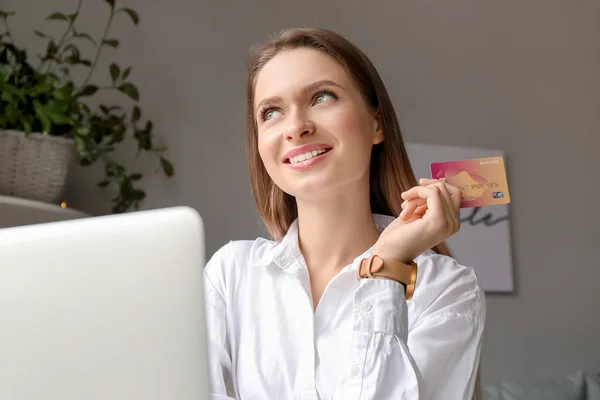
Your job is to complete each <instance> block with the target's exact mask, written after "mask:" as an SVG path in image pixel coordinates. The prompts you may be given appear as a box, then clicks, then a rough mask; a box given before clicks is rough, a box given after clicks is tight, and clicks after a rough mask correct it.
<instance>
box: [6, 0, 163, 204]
mask: <svg viewBox="0 0 600 400" xmlns="http://www.w3.org/2000/svg"><path fill="white" fill-rule="evenodd" d="M104 1H105V3H106V4H107V7H109V8H110V14H109V17H108V21H107V22H106V26H105V29H104V32H103V34H102V36H101V37H100V38H99V39H98V40H94V38H92V36H91V35H89V34H88V33H86V32H83V31H81V30H79V29H78V24H77V22H78V18H79V15H80V10H81V0H79V2H78V4H77V9H76V10H75V11H74V12H73V13H71V14H64V13H60V12H55V13H53V14H51V15H50V16H48V17H47V18H46V20H47V21H49V22H48V23H63V24H64V31H63V32H64V33H63V34H62V36H61V37H59V38H55V37H52V36H51V35H48V34H46V33H44V32H42V31H40V30H35V31H34V32H35V34H36V35H37V37H39V39H40V40H45V41H46V42H47V45H46V49H45V54H42V55H39V54H38V57H39V60H38V61H37V62H36V63H35V65H34V63H33V62H31V61H30V59H29V58H28V55H27V53H26V51H25V50H24V49H22V48H19V47H18V46H17V44H16V43H15V41H14V38H13V35H12V33H11V30H10V18H11V17H12V16H13V15H15V13H14V12H7V11H0V130H12V131H20V132H22V133H23V134H24V135H25V136H28V135H33V134H36V135H39V134H41V135H50V136H57V137H63V138H67V139H69V140H72V144H73V146H74V149H75V150H76V153H77V154H78V159H79V163H80V164H81V165H83V166H89V165H92V164H94V163H96V162H102V163H104V172H105V178H103V179H102V180H101V181H100V182H98V186H100V187H104V188H106V187H113V188H115V189H116V190H115V191H116V193H117V195H116V197H115V198H113V199H112V202H113V204H112V211H113V212H114V213H121V212H126V211H128V210H130V209H132V208H135V209H137V208H138V207H139V204H140V201H142V200H143V199H144V197H145V196H146V195H145V192H144V191H143V190H142V189H140V188H139V187H137V186H136V185H137V184H138V181H139V180H140V179H141V178H142V174H141V173H138V172H135V173H129V172H128V171H126V168H125V167H124V166H123V165H121V164H119V163H118V162H116V161H115V159H114V158H113V157H111V153H113V152H114V151H115V149H116V148H117V147H118V146H119V145H123V144H125V142H126V141H132V140H133V141H134V143H136V144H137V149H138V152H137V153H138V154H139V153H140V152H142V151H143V152H150V153H153V154H152V155H155V156H156V158H157V170H158V169H162V171H163V172H164V174H165V175H166V176H168V177H171V176H173V175H174V168H173V165H172V164H171V162H170V161H169V160H168V159H167V158H166V157H165V155H164V152H165V151H166V148H165V147H162V146H158V145H156V144H155V140H154V139H155V138H154V135H153V133H152V131H153V124H152V121H149V120H147V121H145V122H143V121H142V110H141V108H140V105H139V92H138V88H137V87H136V86H135V85H134V84H133V83H132V82H130V80H129V75H130V72H131V67H127V68H121V67H120V66H119V65H117V64H116V63H111V64H110V67H109V70H108V71H107V73H108V75H107V76H106V77H107V78H108V76H110V82H111V84H110V85H104V86H101V85H96V84H94V83H92V82H91V79H92V77H93V76H94V72H97V71H96V70H97V68H96V66H97V64H98V59H99V58H100V56H101V54H102V50H103V48H105V47H107V46H108V47H113V48H117V47H118V46H119V40H117V39H115V38H113V37H111V36H109V34H110V27H111V24H112V23H113V22H114V20H115V18H117V17H118V16H120V15H122V16H124V17H127V19H129V20H131V22H133V23H134V24H135V25H137V24H138V23H139V16H138V13H137V12H136V11H135V10H133V9H131V8H126V7H118V5H117V4H115V0H104ZM83 45H85V46H91V48H92V54H93V57H92V58H91V59H87V58H85V57H84V56H83V55H82V54H83V52H82V51H80V46H83ZM75 68H81V69H84V70H85V74H83V75H85V78H83V79H82V80H81V81H80V82H75V79H74V78H73V71H74V69H75ZM80 75H82V74H80ZM102 91H115V92H118V93H120V94H122V95H123V96H125V98H126V99H127V102H130V103H131V105H130V107H127V108H126V107H124V106H122V105H108V104H97V105H95V106H94V105H92V104H91V103H92V102H91V101H90V100H91V99H92V97H93V96H95V95H97V94H98V93H99V92H102ZM136 156H137V154H136Z"/></svg>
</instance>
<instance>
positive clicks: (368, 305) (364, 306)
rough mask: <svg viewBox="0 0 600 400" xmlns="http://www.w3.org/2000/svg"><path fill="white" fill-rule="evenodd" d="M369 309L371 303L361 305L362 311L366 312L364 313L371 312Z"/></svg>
mask: <svg viewBox="0 0 600 400" xmlns="http://www.w3.org/2000/svg"><path fill="white" fill-rule="evenodd" d="M371 308H373V307H372V306H371V303H363V305H362V309H363V311H366V312H368V311H371Z"/></svg>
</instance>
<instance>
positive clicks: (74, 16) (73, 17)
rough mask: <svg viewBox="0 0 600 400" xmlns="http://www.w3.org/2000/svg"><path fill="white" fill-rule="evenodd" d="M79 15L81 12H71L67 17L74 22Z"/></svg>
mask: <svg viewBox="0 0 600 400" xmlns="http://www.w3.org/2000/svg"><path fill="white" fill-rule="evenodd" d="M77 15H79V13H76V12H75V13H73V14H69V15H67V18H68V19H69V21H71V22H73V21H75V18H77Z"/></svg>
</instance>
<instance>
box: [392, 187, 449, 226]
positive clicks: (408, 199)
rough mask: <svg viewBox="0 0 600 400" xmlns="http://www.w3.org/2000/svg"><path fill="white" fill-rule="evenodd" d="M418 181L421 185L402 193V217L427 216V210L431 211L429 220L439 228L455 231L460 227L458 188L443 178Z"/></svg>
mask: <svg viewBox="0 0 600 400" xmlns="http://www.w3.org/2000/svg"><path fill="white" fill-rule="evenodd" d="M419 183H420V184H421V185H422V186H415V187H413V188H411V189H409V190H408V191H406V192H404V193H402V198H403V199H404V200H405V202H404V203H403V204H402V208H403V211H402V213H401V216H402V218H403V219H408V218H411V217H412V216H421V217H424V218H427V215H429V213H428V211H431V222H433V223H435V224H436V225H438V224H440V225H439V228H440V229H443V230H449V231H452V233H455V232H457V231H458V230H459V229H460V221H459V219H458V212H459V210H460V196H461V192H460V189H458V188H456V187H454V186H452V185H450V184H448V183H446V182H445V180H437V179H420V180H419Z"/></svg>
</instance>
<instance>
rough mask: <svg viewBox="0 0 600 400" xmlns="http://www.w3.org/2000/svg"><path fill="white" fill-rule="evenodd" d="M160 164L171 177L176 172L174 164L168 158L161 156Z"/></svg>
mask: <svg viewBox="0 0 600 400" xmlns="http://www.w3.org/2000/svg"><path fill="white" fill-rule="evenodd" d="M160 166H161V167H162V169H163V171H164V173H165V175H167V176H168V177H169V178H170V177H172V176H173V175H174V174H175V170H174V168H173V164H171V163H170V162H169V161H168V160H167V159H166V158H164V157H161V158H160Z"/></svg>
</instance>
